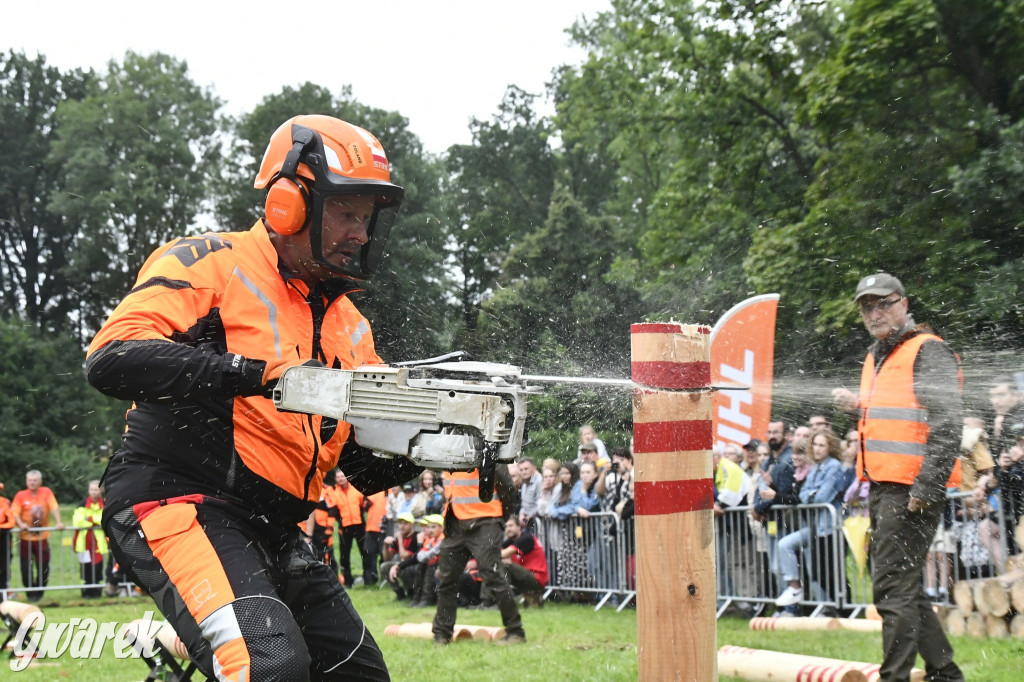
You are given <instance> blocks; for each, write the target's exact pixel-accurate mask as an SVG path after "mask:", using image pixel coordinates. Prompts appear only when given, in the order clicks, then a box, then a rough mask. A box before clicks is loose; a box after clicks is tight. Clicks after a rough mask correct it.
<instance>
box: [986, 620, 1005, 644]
mask: <svg viewBox="0 0 1024 682" xmlns="http://www.w3.org/2000/svg"><path fill="white" fill-rule="evenodd" d="M985 634H986V635H987V636H988V637H990V638H993V639H1004V638H1006V637H1009V636H1010V626H1009V625H1008V624H1007V622H1006V618H1005V617H1002V616H985Z"/></svg>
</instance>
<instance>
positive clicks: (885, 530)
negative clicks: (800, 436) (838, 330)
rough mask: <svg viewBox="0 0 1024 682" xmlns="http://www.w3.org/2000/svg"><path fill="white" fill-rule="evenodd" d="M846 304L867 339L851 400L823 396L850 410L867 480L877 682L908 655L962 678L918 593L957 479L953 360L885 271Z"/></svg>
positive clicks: (905, 663) (933, 675) (892, 679)
mask: <svg viewBox="0 0 1024 682" xmlns="http://www.w3.org/2000/svg"><path fill="white" fill-rule="evenodd" d="M854 302H855V304H856V305H857V306H858V308H859V310H860V314H861V318H862V319H863V321H864V326H865V327H866V328H867V330H868V332H869V333H870V334H871V336H872V337H874V339H875V342H874V344H872V346H871V347H870V349H869V350H868V355H867V358H866V359H865V361H864V366H863V370H862V372H861V384H860V394H859V395H854V394H853V393H852V392H851V391H849V390H847V389H842V388H839V389H836V390H834V391H833V392H832V394H833V399H834V401H835V403H836V405H837V406H838V407H841V408H843V409H847V410H856V409H859V410H860V422H859V424H858V428H857V431H858V433H859V438H860V452H859V455H858V457H857V471H858V475H859V477H860V479H861V480H867V481H870V482H871V492H870V493H869V497H868V507H869V515H870V518H871V532H872V536H871V555H872V558H873V559H874V566H873V569H872V572H871V580H872V587H873V589H874V601H875V606H876V607H877V608H878V613H879V614H880V615H881V616H882V654H883V661H882V667H881V670H880V671H879V675H880V678H881V680H883V681H884V682H896V681H900V682H902V681H904V680H908V679H910V670H911V668H912V667H913V665H914V660H915V658H916V657H917V654H918V653H920V654H921V657H922V658H923V659H924V662H925V671H926V675H927V679H929V680H933V681H934V682H962V681H963V679H964V676H963V673H962V672H961V671H960V668H958V667H957V665H956V663H954V662H953V648H952V647H951V646H950V644H949V640H947V639H946V635H945V634H944V633H943V630H942V626H941V625H940V624H939V621H938V619H937V618H936V616H935V613H934V611H932V605H931V602H930V601H929V599H928V597H927V595H926V594H925V591H924V568H925V558H926V556H927V554H928V547H929V546H930V544H931V541H932V538H933V537H934V535H935V530H936V528H937V527H938V525H939V522H940V521H941V519H942V513H943V509H944V507H945V499H946V495H945V492H946V490H945V489H946V487H947V486H956V485H958V484H959V480H960V463H959V453H960V440H961V432H962V429H963V408H962V401H961V383H962V377H961V374H960V369H959V360H958V358H957V356H956V354H955V353H954V352H953V351H952V350H951V349H950V348H949V346H947V345H946V343H945V342H944V341H943V340H942V339H941V338H939V337H938V336H936V335H935V334H934V333H932V332H931V329H930V328H928V327H927V326H926V325H917V324H915V322H914V319H913V317H911V315H910V312H909V304H908V302H907V294H906V291H905V290H904V288H903V284H902V283H901V282H900V281H899V280H898V279H897V278H895V277H893V276H892V275H890V274H886V273H877V274H874V275H869V276H867V277H865V278H864V279H862V280H861V281H860V283H859V284H858V285H857V292H856V295H855V297H854Z"/></svg>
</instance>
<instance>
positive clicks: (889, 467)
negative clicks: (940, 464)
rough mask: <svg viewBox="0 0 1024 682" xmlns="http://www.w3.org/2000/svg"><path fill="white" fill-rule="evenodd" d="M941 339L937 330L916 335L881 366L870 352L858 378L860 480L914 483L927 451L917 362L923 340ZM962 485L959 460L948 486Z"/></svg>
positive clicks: (926, 434)
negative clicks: (916, 385)
mask: <svg viewBox="0 0 1024 682" xmlns="http://www.w3.org/2000/svg"><path fill="white" fill-rule="evenodd" d="M927 341H942V339H940V338H939V337H938V336H936V335H935V334H917V335H915V336H912V337H910V338H909V339H907V340H905V341H903V342H902V343H900V345H899V346H897V347H896V348H894V349H893V350H892V352H891V353H890V354H889V356H888V357H887V358H886V359H885V361H884V362H883V363H882V364H881V366H879V367H876V366H875V358H874V356H873V355H872V354H871V353H868V356H867V358H866V359H865V360H864V368H863V370H862V372H861V379H860V407H861V419H860V423H859V425H858V432H859V433H860V439H861V453H860V456H859V457H858V458H857V475H858V477H859V478H860V479H861V480H871V481H886V482H890V483H902V484H904V485H913V484H914V479H916V478H917V474H918V472H919V471H920V470H921V465H922V464H924V459H925V457H926V456H927V454H928V434H929V427H928V411H927V410H926V409H925V408H924V407H923V406H922V405H921V403H920V402H919V401H918V399H917V395H916V394H915V392H914V361H915V359H916V358H917V354H918V352H919V351H920V350H921V346H922V344H924V343H925V342H927ZM959 485H960V460H959V458H958V459H957V460H956V464H955V465H954V466H953V471H952V474H951V475H950V477H949V481H948V482H947V483H946V487H957V486H959Z"/></svg>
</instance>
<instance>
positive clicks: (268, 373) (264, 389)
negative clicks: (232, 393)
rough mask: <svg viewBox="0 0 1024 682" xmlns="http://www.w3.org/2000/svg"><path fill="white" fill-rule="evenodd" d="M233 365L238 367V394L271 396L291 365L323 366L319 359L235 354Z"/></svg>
mask: <svg viewBox="0 0 1024 682" xmlns="http://www.w3.org/2000/svg"><path fill="white" fill-rule="evenodd" d="M232 366H233V367H237V369H238V395H240V396H253V395H261V396H263V397H264V398H271V397H273V395H274V387H275V386H277V381H278V379H280V378H281V375H282V374H284V371H285V370H286V369H288V368H289V367H323V366H324V363H322V362H320V361H319V360H271V361H270V362H268V361H266V360H253V359H251V358H243V357H242V356H241V355H235V356H233V360H232Z"/></svg>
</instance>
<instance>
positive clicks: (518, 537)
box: [501, 515, 548, 606]
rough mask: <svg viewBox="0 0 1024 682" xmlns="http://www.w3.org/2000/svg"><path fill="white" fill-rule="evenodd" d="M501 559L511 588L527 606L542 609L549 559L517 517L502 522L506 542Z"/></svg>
mask: <svg viewBox="0 0 1024 682" xmlns="http://www.w3.org/2000/svg"><path fill="white" fill-rule="evenodd" d="M501 560H502V562H504V565H505V575H507V576H508V581H509V583H510V584H511V585H512V588H513V589H514V590H516V591H517V592H519V594H521V595H523V599H524V601H525V603H526V605H527V606H544V588H545V587H546V586H547V584H548V560H547V558H546V557H545V556H544V546H543V545H542V544H541V542H540V540H539V539H538V538H537V537H536V536H535V535H534V534H533V533H531V532H530V531H528V530H524V529H523V527H522V525H521V524H520V522H519V517H517V516H515V515H513V516H510V517H508V520H507V521H505V540H504V542H502V543H501Z"/></svg>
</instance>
